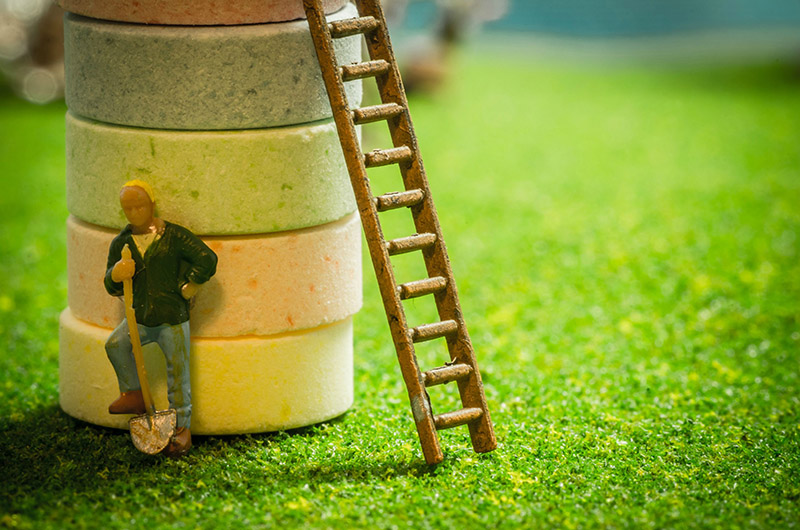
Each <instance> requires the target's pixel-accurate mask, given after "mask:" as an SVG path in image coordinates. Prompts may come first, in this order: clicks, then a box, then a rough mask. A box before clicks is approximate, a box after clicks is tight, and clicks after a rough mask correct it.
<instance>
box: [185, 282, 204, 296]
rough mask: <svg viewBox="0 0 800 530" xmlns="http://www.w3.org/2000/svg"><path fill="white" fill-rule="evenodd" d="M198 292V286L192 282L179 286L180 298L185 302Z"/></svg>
mask: <svg viewBox="0 0 800 530" xmlns="http://www.w3.org/2000/svg"><path fill="white" fill-rule="evenodd" d="M199 290H200V285H199V284H196V283H194V282H186V283H184V284H183V285H182V286H181V296H182V297H184V298H185V299H186V300H189V299H191V298H192V297H193V296H194V295H196V294H197V291H199Z"/></svg>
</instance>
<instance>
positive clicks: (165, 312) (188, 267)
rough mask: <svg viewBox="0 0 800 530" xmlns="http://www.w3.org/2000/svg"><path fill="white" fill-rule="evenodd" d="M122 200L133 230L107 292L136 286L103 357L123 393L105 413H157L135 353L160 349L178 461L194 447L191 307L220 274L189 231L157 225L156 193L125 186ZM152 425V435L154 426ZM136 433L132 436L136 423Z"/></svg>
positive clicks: (109, 270) (124, 236)
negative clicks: (131, 324) (148, 348)
mask: <svg viewBox="0 0 800 530" xmlns="http://www.w3.org/2000/svg"><path fill="white" fill-rule="evenodd" d="M119 197H120V204H121V206H122V210H123V212H124V213H125V217H126V218H127V219H128V222H129V223H130V224H129V225H128V226H126V227H125V228H124V229H123V230H122V231H121V232H120V233H119V235H118V236H117V237H115V238H114V240H113V241H112V242H111V246H110V248H109V251H108V264H107V267H106V275H105V288H106V291H108V293H109V294H110V295H112V296H122V295H123V292H124V289H123V283H124V282H131V283H132V299H133V300H132V305H133V309H132V311H128V312H126V318H125V320H123V321H122V323H121V324H120V325H119V326H118V327H117V328H116V329H115V330H114V332H113V333H112V334H111V336H110V337H109V338H108V341H107V342H106V353H107V354H108V358H109V359H110V360H111V364H112V365H113V366H114V370H115V371H116V373H117V379H118V382H119V389H120V396H119V398H117V399H116V401H114V402H113V403H112V404H111V405H110V406H109V407H108V411H109V412H110V413H111V414H144V413H146V412H147V413H148V414H151V413H154V412H155V411H154V409H153V408H152V400H151V398H150V396H149V385H148V384H147V381H146V376H145V377H144V381H142V382H141V384H140V377H139V374H140V373H143V372H137V361H138V363H139V364H140V365H141V360H140V359H137V358H135V355H134V354H136V357H140V351H138V352H137V351H135V350H139V349H140V345H139V340H141V344H142V345H144V344H148V343H151V342H157V343H158V345H159V346H160V347H161V350H162V352H163V353H164V357H165V359H166V367H167V395H168V398H169V405H170V408H171V409H174V410H175V411H176V413H177V421H176V429H175V432H174V433H171V436H170V437H169V440H168V443H167V444H166V447H165V448H164V449H163V452H164V454H166V455H167V456H173V457H179V456H182V455H184V454H186V452H187V451H188V450H189V448H190V447H191V445H192V435H191V431H190V427H191V416H192V398H191V386H190V381H189V301H190V299H191V298H192V297H193V296H194V295H195V294H196V293H197V291H198V289H199V286H200V284H203V283H205V282H207V281H208V280H209V279H210V278H211V277H212V276H213V275H214V273H215V272H216V267H217V256H216V254H214V252H213V251H212V250H211V249H210V248H208V246H206V244H205V243H203V242H202V241H201V240H200V239H199V238H198V237H197V236H195V235H194V234H192V233H191V232H190V231H189V230H187V229H185V228H183V227H182V226H178V225H175V224H172V223H169V222H167V221H164V220H162V219H160V218H158V217H155V198H154V195H153V190H152V189H151V188H150V186H149V185H148V184H147V183H146V182H143V181H140V180H132V181H130V182H127V183H125V185H124V186H123V187H122V190H121V191H120V195H119ZM126 246H127V247H128V248H129V249H130V250H129V251H128V250H126V249H125V247H126ZM126 254H128V255H130V257H126ZM129 296H130V295H129ZM126 303H127V304H130V301H126ZM132 313H135V320H136V323H137V326H136V328H137V329H138V334H137V333H134V336H131V334H130V332H129V328H128V323H129V320H130V318H129V317H128V316H127V315H130V314H132ZM140 369H143V366H142V367H141V368H140ZM143 390H144V391H145V393H144V394H143V392H142V391H143ZM148 406H149V407H150V408H151V410H149V411H148V410H147V407H148ZM148 421H149V422H150V426H151V428H152V419H149V420H148ZM131 431H132V435H133V423H132V425H131ZM134 443H136V439H135V438H134ZM165 443H166V442H165ZM137 447H139V445H138V444H137ZM139 448H140V449H141V447H139Z"/></svg>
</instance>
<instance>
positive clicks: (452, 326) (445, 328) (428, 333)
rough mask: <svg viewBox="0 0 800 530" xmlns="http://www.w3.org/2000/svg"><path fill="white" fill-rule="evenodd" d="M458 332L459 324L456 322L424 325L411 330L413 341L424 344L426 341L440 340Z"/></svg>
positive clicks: (447, 321)
mask: <svg viewBox="0 0 800 530" xmlns="http://www.w3.org/2000/svg"><path fill="white" fill-rule="evenodd" d="M456 331H458V323H457V322H456V321H455V320H443V321H442V322H434V323H433V324H422V325H421V326H417V327H415V328H411V331H410V333H411V340H412V341H413V342H424V341H426V340H433V339H438V338H439V337H444V336H445V335H450V334H451V333H455V332H456Z"/></svg>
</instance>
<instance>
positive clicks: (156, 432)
mask: <svg viewBox="0 0 800 530" xmlns="http://www.w3.org/2000/svg"><path fill="white" fill-rule="evenodd" d="M177 422H178V414H177V413H176V412H175V409H169V410H162V411H158V412H156V413H155V414H153V415H147V414H142V415H141V416H136V417H134V418H131V419H130V421H129V422H128V425H129V426H130V429H131V440H133V445H134V446H136V449H138V450H139V451H141V452H143V453H146V454H148V455H154V454H156V453H160V452H161V451H162V450H163V449H164V448H165V447H166V446H167V444H169V440H170V438H172V435H173V434H174V433H175V426H176V424H177Z"/></svg>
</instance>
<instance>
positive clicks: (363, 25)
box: [328, 17, 380, 39]
mask: <svg viewBox="0 0 800 530" xmlns="http://www.w3.org/2000/svg"><path fill="white" fill-rule="evenodd" d="M379 25H380V24H379V23H378V21H377V20H375V18H373V17H358V18H349V19H347V20H337V21H336V22H331V23H330V24H328V28H330V30H331V37H333V38H334V39H340V38H342V37H349V36H350V35H358V34H359V33H369V32H370V31H373V30H375V29H377V28H378V26H379Z"/></svg>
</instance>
